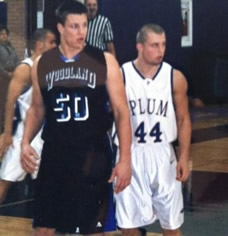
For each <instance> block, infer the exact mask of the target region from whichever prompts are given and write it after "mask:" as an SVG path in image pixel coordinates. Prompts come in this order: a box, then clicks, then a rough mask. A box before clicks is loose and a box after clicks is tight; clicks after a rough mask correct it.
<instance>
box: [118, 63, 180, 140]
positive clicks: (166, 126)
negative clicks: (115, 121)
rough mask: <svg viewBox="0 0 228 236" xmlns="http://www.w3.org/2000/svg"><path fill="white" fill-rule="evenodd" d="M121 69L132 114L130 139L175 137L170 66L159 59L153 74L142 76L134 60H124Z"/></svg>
mask: <svg viewBox="0 0 228 236" xmlns="http://www.w3.org/2000/svg"><path fill="white" fill-rule="evenodd" d="M122 71H123V76H124V79H125V89H126V94H127V99H128V104H129V109H130V115H131V127H132V143H133V144H156V143H157V144H159V143H162V142H166V143H167V142H168V143H170V142H173V141H174V140H175V139H176V138H177V125H176V115H175V110H174V104H173V96H172V79H173V68H172V67H171V66H170V65H169V64H167V63H166V62H162V63H161V65H160V68H159V69H158V71H157V73H156V75H155V76H154V78H144V77H143V76H142V75H141V74H140V72H139V71H138V70H137V68H136V67H135V65H134V63H133V62H127V63H125V64H124V65H123V66H122Z"/></svg>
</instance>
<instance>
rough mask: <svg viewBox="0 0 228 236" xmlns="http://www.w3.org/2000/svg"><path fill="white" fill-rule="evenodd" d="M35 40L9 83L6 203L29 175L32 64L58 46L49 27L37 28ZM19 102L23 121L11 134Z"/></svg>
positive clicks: (1, 181) (2, 175)
mask: <svg viewBox="0 0 228 236" xmlns="http://www.w3.org/2000/svg"><path fill="white" fill-rule="evenodd" d="M32 41H33V42H32V50H33V53H32V55H31V57H29V58H26V59H25V60H23V61H22V62H21V64H20V65H19V66H18V67H17V68H16V70H15V72H14V74H13V77H12V80H11V82H10V85H9V91H8V96H7V103H6V114H5V125H4V132H3V134H2V135H1V138H0V139H1V142H0V153H1V155H3V154H4V153H5V154H4V156H3V160H2V164H1V169H0V203H2V202H3V200H4V198H5V196H6V194H7V191H8V189H9V187H10V185H11V183H12V182H16V181H21V180H23V179H24V178H25V176H26V174H27V173H26V172H25V171H24V170H23V168H22V166H21V161H20V151H21V139H22V136H23V132H24V120H25V116H26V112H27V109H28V108H29V106H30V103H31V99H32V86H31V67H32V65H33V62H34V60H35V59H36V58H37V57H38V56H39V55H41V54H42V53H43V52H45V51H47V50H49V49H51V48H54V47H56V38H55V35H54V33H52V31H50V30H48V29H38V30H36V31H35V32H34V34H33V39H32ZM16 102H17V104H18V106H19V114H20V121H19V123H18V124H17V128H16V131H15V134H14V135H13V136H12V130H13V118H14V108H15V105H16ZM40 134H41V132H39V134H38V135H37V136H36V137H35V138H34V140H33V143H32V145H33V147H34V148H35V149H36V150H37V152H38V153H41V150H42V146H43V141H42V139H41V137H40ZM1 155H0V156H1ZM36 175H37V172H35V173H34V174H32V178H35V177H36Z"/></svg>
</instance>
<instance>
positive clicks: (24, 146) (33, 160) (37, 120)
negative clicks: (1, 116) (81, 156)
mask: <svg viewBox="0 0 228 236" xmlns="http://www.w3.org/2000/svg"><path fill="white" fill-rule="evenodd" d="M38 60H39V59H38ZM38 60H36V61H35V63H34V66H33V68H32V86H33V94H32V103H31V106H30V108H29V109H28V112H27V116H26V121H25V130H24V135H23V139H22V143H21V164H22V167H23V168H24V170H25V171H26V172H28V173H33V172H34V171H35V170H37V168H38V161H39V159H40V157H39V156H38V155H37V153H36V152H35V150H34V149H33V148H32V147H31V145H30V143H31V141H32V140H33V138H34V137H35V136H36V134H37V133H38V132H39V130H40V129H41V126H42V124H43V119H44V112H45V111H44V103H43V99H42V95H41V91H40V87H39V84H38V76H37V64H38Z"/></svg>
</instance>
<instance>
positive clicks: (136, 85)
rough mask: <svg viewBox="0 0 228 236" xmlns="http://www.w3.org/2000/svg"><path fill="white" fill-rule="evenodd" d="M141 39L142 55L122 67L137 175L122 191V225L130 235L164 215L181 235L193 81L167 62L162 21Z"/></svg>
mask: <svg viewBox="0 0 228 236" xmlns="http://www.w3.org/2000/svg"><path fill="white" fill-rule="evenodd" d="M136 41H137V44H136V47H137V51H138V57H137V58H136V59H135V60H134V61H131V62H127V63H125V64H124V65H123V66H122V72H123V76H124V79H125V89H126V94H127V99H128V103H129V109H130V113H131V125H132V179H131V184H130V185H129V186H128V187H127V188H126V189H125V190H124V191H123V192H120V193H118V194H117V195H116V207H117V212H116V217H117V224H118V226H119V227H120V228H121V229H122V233H123V235H124V236H126V235H129V236H138V235H141V233H140V230H139V228H140V227H143V226H146V225H149V224H151V223H153V222H154V221H155V220H157V219H158V220H159V221H160V225H161V227H162V229H163V235H165V236H171V235H172V236H173V235H174V236H179V235H180V230H179V228H180V226H181V225H182V223H183V221H184V216H183V197H182V187H181V182H182V181H185V180H186V179H187V178H188V176H189V164H188V160H189V147H190V136H191V122H190V117H189V111H188V98H187V95H186V92H187V82H186V79H185V77H184V75H183V74H182V73H181V72H180V71H178V70H175V69H173V68H172V66H171V65H169V64H168V63H166V62H164V61H163V57H164V54H165V50H166V35H165V32H164V30H163V29H162V28H161V27H160V26H159V25H155V24H148V25H145V26H144V27H142V28H141V30H140V31H139V32H138V34H137V39H136ZM176 138H178V142H179V148H178V153H177V158H176V155H175V152H174V149H173V146H172V142H173V141H175V140H176ZM117 158H118V155H117ZM176 159H177V160H176Z"/></svg>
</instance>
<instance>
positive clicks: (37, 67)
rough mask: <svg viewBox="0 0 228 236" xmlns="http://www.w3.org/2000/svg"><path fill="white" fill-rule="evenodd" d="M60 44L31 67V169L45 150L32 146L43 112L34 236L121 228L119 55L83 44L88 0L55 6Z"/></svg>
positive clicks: (125, 138) (124, 117) (26, 153)
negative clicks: (112, 126)
mask: <svg viewBox="0 0 228 236" xmlns="http://www.w3.org/2000/svg"><path fill="white" fill-rule="evenodd" d="M56 15H57V29H58V31H59V33H60V45H59V47H58V48H56V49H53V50H51V51H49V52H47V53H44V54H43V55H42V56H41V57H40V58H39V59H38V60H37V61H36V62H35V64H34V67H33V71H32V80H33V86H34V90H33V99H32V104H31V107H30V109H29V111H28V115H27V120H26V127H25V133H24V137H23V141H22V165H23V168H24V169H25V170H26V171H27V172H33V171H34V170H35V168H36V162H38V161H39V158H40V157H39V156H38V155H37V154H36V152H35V151H34V149H32V147H31V146H30V142H31V140H32V139H33V137H34V135H35V134H36V133H37V131H38V130H39V129H40V126H41V125H42V123H43V121H44V120H45V125H44V130H43V135H42V137H43V139H44V147H43V152H42V158H41V163H40V170H39V173H38V178H37V185H36V193H35V202H34V223H33V226H34V228H35V236H44V235H45V236H53V235H54V234H55V232H56V231H58V232H61V233H79V234H86V235H97V236H98V235H99V236H100V235H103V234H104V233H103V232H104V231H112V230H115V227H114V225H112V224H111V223H113V222H112V221H114V216H113V215H112V214H111V213H113V211H112V210H113V209H112V203H113V202H112V183H113V182H114V191H115V192H116V193H117V194H118V193H119V192H120V191H122V190H123V189H124V188H125V187H126V186H128V184H129V183H130V178H131V170H130V169H131V168H130V144H131V134H130V133H131V131H130V119H129V112H128V107H127V102H126V96H125V92H124V85H123V82H122V81H123V80H122V78H121V74H120V69H119V66H118V63H117V61H116V59H115V58H114V57H113V56H112V55H111V54H109V53H104V52H102V51H100V50H99V49H95V48H92V47H90V46H86V45H85V37H86V33H87V10H86V7H85V6H84V5H83V4H81V3H79V2H77V1H74V0H70V1H69V0H68V1H65V2H63V3H62V4H61V5H60V7H59V8H58V9H57V11H56ZM108 100H109V101H110V104H111V106H112V110H113V113H114V118H115V122H116V125H117V130H118V136H119V140H120V161H119V162H118V163H117V165H116V166H115V168H114V169H113V170H112V157H111V149H110V143H109V139H108V137H107V130H108V129H109V125H108V124H109V121H108V108H107V101H108Z"/></svg>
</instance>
